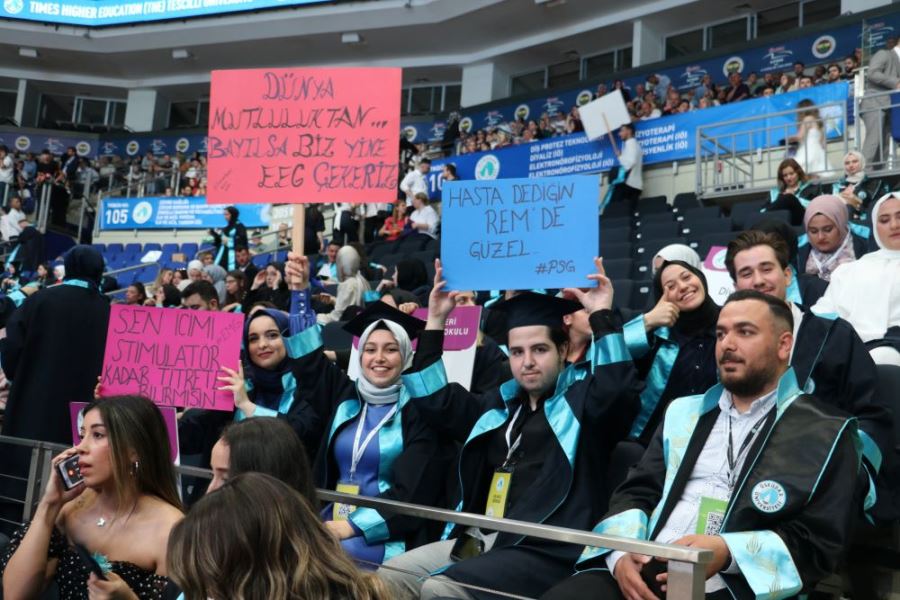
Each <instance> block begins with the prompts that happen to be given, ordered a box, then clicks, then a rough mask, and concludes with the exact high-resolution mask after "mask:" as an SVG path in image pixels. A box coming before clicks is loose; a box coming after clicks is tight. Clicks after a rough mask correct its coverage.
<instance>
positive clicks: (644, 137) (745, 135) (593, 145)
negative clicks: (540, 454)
mask: <svg viewBox="0 0 900 600" xmlns="http://www.w3.org/2000/svg"><path fill="white" fill-rule="evenodd" d="M848 92H849V86H848V84H847V83H845V82H844V83H835V84H831V85H821V86H816V87H813V88H809V89H805V90H798V91H796V92H791V93H789V94H778V95H776V96H770V97H768V98H755V99H753V100H744V101H743V102H736V103H734V104H726V105H724V106H715V107H712V108H706V109H703V110H698V111H694V112H690V113H685V114H680V115H671V116H667V117H660V118H658V119H650V120H647V121H638V122H637V123H635V129H636V137H637V140H638V143H639V144H640V145H641V149H642V151H643V154H644V164H645V165H649V164H654V163H661V162H672V161H677V160H686V159H693V158H694V157H695V156H696V151H697V148H696V142H697V136H696V132H697V127H698V126H700V125H709V124H710V123H720V122H726V121H732V120H736V119H744V118H747V117H755V116H757V117H758V116H765V115H775V114H777V113H780V112H783V111H787V110H791V109H793V108H796V107H797V104H798V103H799V102H800V101H801V100H805V99H809V100H812V102H813V103H814V104H817V105H821V104H827V103H829V102H832V103H842V104H844V106H845V107H846V104H847V102H848V98H847V94H848ZM844 110H846V108H845V109H844ZM822 112H824V113H825V114H822V115H821V117H822V121H823V124H824V125H825V128H826V132H827V134H828V137H830V138H834V137H839V136H841V135H843V131H842V129H841V127H842V125H843V121H842V120H841V119H839V116H840V113H841V107H840V106H832V107H829V108H828V109H826V110H823V111H822ZM763 125H766V126H769V127H772V128H773V129H770V130H769V134H768V135H766V134H765V132H763V131H753V130H759V129H761V128H762V127H763ZM704 132H706V134H708V135H711V136H728V137H724V138H721V139H723V140H724V141H725V142H727V146H728V147H729V148H731V147H732V144H733V147H734V149H735V150H736V151H737V152H748V151H750V150H753V149H756V148H765V147H772V146H778V145H781V144H782V143H783V140H784V139H785V138H787V136H789V135H793V134H796V133H797V118H796V116H794V115H793V114H788V115H780V116H771V117H769V118H766V119H763V120H760V119H755V120H752V121H748V122H742V123H734V124H731V125H721V126H717V127H712V128H710V127H707V128H705V129H704ZM731 136H733V137H731ZM447 163H453V164H455V165H456V172H457V175H458V176H459V177H460V178H461V179H476V180H491V179H507V178H523V177H552V176H559V175H575V174H580V173H597V172H601V171H607V170H609V169H610V168H611V167H612V166H613V165H615V164H617V160H616V155H615V153H614V152H613V150H612V146H611V145H610V143H609V139H608V138H605V137H604V138H601V139H598V140H594V141H590V140H588V139H587V136H585V135H584V134H583V133H576V134H572V135H568V136H562V137H556V138H550V139H547V140H539V141H537V142H531V143H529V144H520V145H517V146H510V147H508V148H503V149H500V150H494V151H491V152H478V153H474V154H462V155H459V156H453V157H450V158H445V159H441V160H435V161H434V162H433V163H432V164H431V172H430V173H429V176H428V181H429V190H428V191H429V195H430V196H431V198H432V200H438V199H441V188H442V186H443V178H442V177H441V171H442V169H443V166H444V165H445V164H447ZM494 287H496V286H494Z"/></svg>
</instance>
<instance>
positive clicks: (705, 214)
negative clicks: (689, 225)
mask: <svg viewBox="0 0 900 600" xmlns="http://www.w3.org/2000/svg"><path fill="white" fill-rule="evenodd" d="M713 217H718V218H724V217H722V211H721V209H720V208H719V207H718V206H693V207H688V208H685V209H684V210H681V211H679V214H678V220H679V221H685V220H687V219H712V218H713Z"/></svg>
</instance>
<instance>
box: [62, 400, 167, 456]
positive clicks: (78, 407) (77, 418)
mask: <svg viewBox="0 0 900 600" xmlns="http://www.w3.org/2000/svg"><path fill="white" fill-rule="evenodd" d="M87 405H88V403H87V402H69V417H71V419H72V445H73V446H77V445H78V444H80V443H81V425H82V423H83V422H84V414H83V413H82V411H83V410H84V409H85V407H86V406H87ZM159 412H161V413H162V416H163V421H165V422H166V431H167V432H168V434H169V453H170V455H171V458H172V462H173V463H174V462H175V461H177V460H178V452H179V448H178V415H177V413H176V411H175V409H174V408H173V407H171V406H160V407H159Z"/></svg>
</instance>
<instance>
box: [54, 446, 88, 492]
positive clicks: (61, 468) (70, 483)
mask: <svg viewBox="0 0 900 600" xmlns="http://www.w3.org/2000/svg"><path fill="white" fill-rule="evenodd" d="M56 471H57V472H58V473H59V476H60V478H61V479H62V482H63V485H64V486H65V487H66V491H68V490H71V489H73V488H75V487H77V486H79V485H81V484H82V483H84V477H83V476H82V475H81V469H79V468H78V455H77V454H76V455H75V456H70V457H69V458H67V459H66V460H64V461H62V462H61V463H59V464H58V465H56Z"/></svg>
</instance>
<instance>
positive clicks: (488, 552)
mask: <svg viewBox="0 0 900 600" xmlns="http://www.w3.org/2000/svg"><path fill="white" fill-rule="evenodd" d="M596 265H597V273H595V274H592V275H589V276H588V278H589V279H590V280H592V281H593V282H595V284H596V287H592V288H590V289H589V291H588V292H582V291H581V290H576V289H570V290H567V291H569V292H570V293H572V294H574V295H575V296H576V297H577V298H578V299H579V301H580V303H581V306H582V307H583V308H584V309H585V310H587V311H588V312H589V313H590V324H591V329H592V330H593V332H594V340H595V341H594V344H595V346H596V351H595V352H594V353H593V356H592V360H591V361H590V362H585V363H580V364H578V365H568V366H567V365H566V355H567V353H568V348H567V342H566V335H565V333H564V332H563V331H562V319H563V315H565V314H571V313H572V312H573V311H574V310H575V309H577V308H578V303H576V302H572V301H570V300H564V299H562V298H555V297H552V296H544V295H542V294H535V293H533V292H523V293H521V294H519V295H517V296H515V297H513V298H512V299H510V300H507V301H505V302H504V303H498V304H496V305H495V309H496V310H502V311H503V312H504V313H505V314H506V317H507V328H508V330H509V334H508V335H509V348H510V367H511V370H512V373H513V377H514V379H512V380H510V381H508V382H506V383H504V384H503V385H502V386H500V388H499V389H497V390H494V391H491V392H489V393H486V394H483V395H481V396H476V395H474V394H470V393H468V392H466V391H465V390H464V389H463V388H462V387H461V386H459V385H456V384H448V383H447V377H446V374H445V373H444V366H443V361H442V360H437V361H435V362H431V363H430V364H429V366H427V367H426V368H425V369H423V370H421V371H420V372H417V373H414V374H412V376H411V379H412V380H413V381H414V382H415V383H414V385H413V387H412V388H411V389H412V392H413V394H414V396H415V397H414V399H413V400H412V404H414V405H415V406H417V407H418V408H420V410H421V412H422V414H423V415H424V416H425V417H426V418H427V419H428V421H429V422H430V423H431V424H432V426H433V427H435V428H436V429H438V430H439V431H440V432H442V433H444V434H447V435H449V436H451V437H452V438H453V439H455V440H458V441H459V442H462V443H463V449H462V451H461V454H460V456H459V468H458V471H459V475H460V486H461V489H460V495H461V497H462V501H461V503H460V504H459V506H458V510H462V511H464V512H474V513H485V514H487V515H488V516H493V517H503V518H510V519H518V520H523V521H532V522H537V523H543V524H546V525H558V526H562V527H572V528H575V529H584V528H587V527H590V522H591V521H592V520H594V521H595V520H596V519H598V518H599V516H600V515H602V514H603V513H604V512H605V511H606V504H607V499H608V494H609V490H608V489H607V486H606V480H605V477H603V475H602V474H603V473H606V472H607V469H608V466H609V465H608V464H607V463H608V461H609V453H610V452H611V450H612V448H613V447H614V446H615V445H616V443H617V442H619V441H620V440H622V439H624V438H625V436H626V435H627V433H628V429H629V427H630V426H631V422H632V419H633V418H634V416H635V414H636V411H637V389H638V387H637V381H636V378H635V373H634V366H633V365H632V363H631V361H630V360H627V358H625V356H627V355H626V354H625V353H626V352H627V349H626V347H625V344H624V342H623V340H622V336H621V333H620V330H619V329H618V327H617V325H616V323H615V317H614V314H613V312H612V311H611V306H612V300H613V297H612V296H613V290H612V286H611V283H610V281H609V279H607V277H606V276H605V275H604V273H603V267H602V263H601V261H600V260H599V259H598V260H597V261H596ZM434 281H435V282H434V289H433V291H432V293H431V298H430V301H429V305H428V324H427V328H426V331H425V332H423V334H422V336H421V337H420V340H419V346H418V349H417V357H418V356H421V357H422V358H421V360H422V362H423V364H426V362H427V361H426V360H425V359H424V356H425V355H430V356H434V357H439V356H440V352H441V346H442V340H443V332H444V325H445V322H446V319H447V315H448V314H449V313H450V311H451V310H452V309H453V307H454V305H455V301H454V296H455V293H454V292H450V293H448V292H445V291H443V287H444V286H445V285H446V282H445V281H444V280H443V276H442V271H441V268H440V265H439V264H438V266H437V268H436V274H435V280H434ZM498 482H500V483H498ZM494 489H496V490H505V493H501V494H495V493H493V492H492V490H494ZM449 537H450V539H448V540H446V541H441V542H435V543H433V544H429V545H427V546H423V547H422V548H418V549H416V550H413V551H411V552H408V553H406V554H405V555H402V556H399V557H397V558H396V559H394V560H392V561H390V562H388V563H387V564H386V567H396V568H398V569H402V570H403V572H398V571H393V570H389V569H387V568H383V569H381V570H380V571H379V575H380V576H381V577H382V578H383V579H385V580H386V581H388V582H389V584H390V585H391V587H392V590H391V591H392V592H393V596H392V597H393V598H396V599H398V600H400V599H407V598H423V599H432V598H448V597H449V598H465V599H467V598H474V597H476V595H477V592H475V591H472V590H469V589H464V588H461V587H460V586H459V585H457V584H458V583H463V584H471V585H476V586H482V587H486V588H491V589H496V590H498V591H501V592H505V593H509V594H518V595H524V596H527V597H534V596H536V595H538V594H541V593H543V592H545V591H546V590H548V589H549V588H550V587H551V586H552V585H553V584H554V583H556V582H557V581H559V580H560V579H561V578H562V577H565V576H567V575H568V574H569V573H570V572H571V568H572V567H571V565H572V564H573V563H574V561H575V559H576V557H577V553H578V548H575V547H573V546H572V545H571V544H562V543H556V542H548V541H545V540H538V539H533V538H523V537H522V536H517V535H513V534H508V533H496V532H495V533H488V532H481V531H480V530H477V529H473V528H469V529H467V528H465V527H461V526H454V527H452V530H451V531H450V533H449ZM472 538H474V539H472ZM454 548H456V549H457V550H456V551H454ZM451 554H452V555H454V556H456V557H458V558H461V560H458V561H456V562H454V561H453V559H451ZM435 572H440V573H441V574H440V575H439V576H437V577H431V578H427V579H426V578H425V577H426V576H427V575H429V574H432V573H435Z"/></svg>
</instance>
